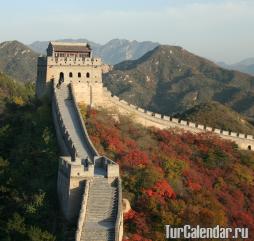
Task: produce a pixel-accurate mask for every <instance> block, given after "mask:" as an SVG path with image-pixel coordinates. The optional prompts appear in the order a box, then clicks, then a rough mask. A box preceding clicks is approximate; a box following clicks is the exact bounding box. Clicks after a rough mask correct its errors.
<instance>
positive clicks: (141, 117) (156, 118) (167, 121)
mask: <svg viewBox="0 0 254 241" xmlns="http://www.w3.org/2000/svg"><path fill="white" fill-rule="evenodd" d="M72 86H73V89H75V93H77V96H76V97H77V102H80V103H85V104H87V105H91V106H94V107H103V108H108V109H111V110H116V112H118V113H120V114H123V115H130V116H132V118H133V119H134V120H135V121H136V122H138V123H140V124H142V125H144V126H147V127H157V128H160V129H167V128H178V129H181V130H184V131H189V132H192V133H199V132H212V133H215V134H217V135H219V136H220V137H221V138H223V139H227V140H230V141H234V142H235V143H236V144H237V145H238V146H239V148H241V149H244V150H248V149H249V150H251V149H253V148H254V138H253V136H252V135H246V134H242V133H235V132H229V131H224V130H219V129H215V128H212V127H209V126H205V125H201V124H198V123H192V122H188V121H185V120H179V119H177V118H174V117H170V116H163V115H161V114H158V113H153V112H151V111H148V110H144V109H142V108H139V107H137V106H135V105H132V104H129V103H127V102H126V101H124V100H120V99H119V97H117V96H113V95H112V93H111V92H110V91H108V90H107V88H105V87H103V84H102V83H101V82H98V83H87V84H83V83H73V84H72ZM82 93H86V95H85V96H84V95H83V94H82ZM89 93H90V97H88V96H87V94H89Z"/></svg>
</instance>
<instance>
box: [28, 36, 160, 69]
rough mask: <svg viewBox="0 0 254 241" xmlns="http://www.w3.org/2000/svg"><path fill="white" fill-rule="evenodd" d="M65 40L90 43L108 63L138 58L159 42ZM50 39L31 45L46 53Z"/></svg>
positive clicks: (95, 51) (32, 47) (97, 53)
mask: <svg viewBox="0 0 254 241" xmlns="http://www.w3.org/2000/svg"><path fill="white" fill-rule="evenodd" d="M57 41H63V42H81V43H89V44H90V46H91V47H92V49H93V54H94V55H95V56H97V57H101V58H102V60H103V62H104V63H106V64H111V65H114V64H117V63H120V62H122V61H124V60H131V59H138V58H140V57H141V56H142V55H144V54H145V53H146V52H148V51H150V50H152V49H154V48H155V47H156V46H158V45H159V43H154V42H151V41H144V42H138V41H136V40H134V41H130V40H126V39H112V40H110V41H109V42H107V43H106V44H103V45H101V44H98V43H95V42H92V41H90V40H87V39H62V40H57ZM48 43H49V41H36V42H34V43H32V44H30V45H29V47H30V48H31V49H32V50H34V51H35V52H37V53H39V54H46V49H47V47H48Z"/></svg>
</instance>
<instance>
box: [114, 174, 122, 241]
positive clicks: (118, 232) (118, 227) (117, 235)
mask: <svg viewBox="0 0 254 241" xmlns="http://www.w3.org/2000/svg"><path fill="white" fill-rule="evenodd" d="M117 185H118V210H117V218H116V224H115V240H116V241H120V240H122V236H123V230H121V228H123V212H122V199H123V197H122V181H121V179H120V178H117Z"/></svg>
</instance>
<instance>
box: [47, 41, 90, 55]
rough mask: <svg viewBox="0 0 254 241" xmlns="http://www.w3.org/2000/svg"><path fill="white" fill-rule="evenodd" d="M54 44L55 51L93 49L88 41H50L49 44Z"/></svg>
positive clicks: (84, 51) (82, 51) (86, 50)
mask: <svg viewBox="0 0 254 241" xmlns="http://www.w3.org/2000/svg"><path fill="white" fill-rule="evenodd" d="M50 45H51V46H52V48H53V51H54V52H79V53H87V52H90V51H91V48H90V46H89V44H87V43H69V42H68V43H67V42H54V41H52V42H50V43H49V46H50Z"/></svg>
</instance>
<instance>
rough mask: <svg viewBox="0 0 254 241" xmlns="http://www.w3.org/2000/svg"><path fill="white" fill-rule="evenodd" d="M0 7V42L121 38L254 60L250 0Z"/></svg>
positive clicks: (15, 2)
mask: <svg viewBox="0 0 254 241" xmlns="http://www.w3.org/2000/svg"><path fill="white" fill-rule="evenodd" d="M0 9H1V15H0V42H2V41H6V40H14V39H17V40H19V41H22V42H24V43H31V42H33V41H35V40H50V39H52V40H53V39H61V38H87V39H89V40H92V41H95V42H99V43H105V42H107V41H109V40H110V39H113V38H126V39H129V40H138V41H143V40H151V41H157V42H160V43H164V44H171V45H181V46H183V47H184V48H186V49H187V50H189V51H192V52H194V53H197V54H199V55H201V56H205V57H207V58H210V59H213V60H216V61H220V60H223V61H226V62H229V63H232V62H237V61H239V60H242V59H244V58H248V57H254V0H150V1H149V0H125V1H124V0H97V1H94V0H91V1H87V0H68V1H67V0H43V1H35V0H33V1H32V0H22V1H21V0H9V1H2V2H1V5H0Z"/></svg>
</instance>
